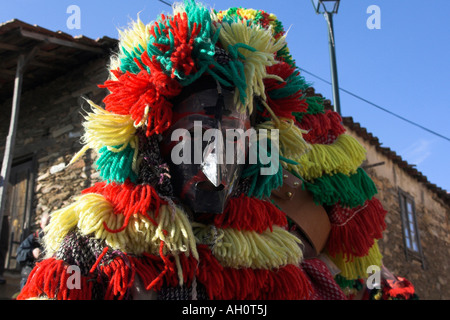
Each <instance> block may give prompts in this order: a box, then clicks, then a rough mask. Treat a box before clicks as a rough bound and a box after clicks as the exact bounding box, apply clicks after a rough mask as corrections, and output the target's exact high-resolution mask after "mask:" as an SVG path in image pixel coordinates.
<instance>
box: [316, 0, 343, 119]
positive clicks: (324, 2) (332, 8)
mask: <svg viewBox="0 0 450 320" xmlns="http://www.w3.org/2000/svg"><path fill="white" fill-rule="evenodd" d="M311 2H312V4H313V6H314V9H315V10H316V13H317V14H323V15H324V17H325V20H326V21H327V24H328V43H329V47H330V64H331V84H332V87H333V100H334V111H336V112H337V113H339V114H341V103H340V99H339V84H338V76H337V68H336V50H335V41H334V30H333V14H335V13H337V12H338V9H339V2H340V0H311Z"/></svg>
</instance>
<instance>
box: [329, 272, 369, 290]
mask: <svg viewBox="0 0 450 320" xmlns="http://www.w3.org/2000/svg"><path fill="white" fill-rule="evenodd" d="M334 281H336V283H337V284H338V286H339V287H340V288H341V289H343V290H345V289H356V290H358V291H359V290H361V289H362V288H363V284H362V283H361V281H359V280H348V279H346V278H344V277H343V276H341V275H339V274H338V275H336V276H335V277H334Z"/></svg>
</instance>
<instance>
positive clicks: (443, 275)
mask: <svg viewBox="0 0 450 320" xmlns="http://www.w3.org/2000/svg"><path fill="white" fill-rule="evenodd" d="M116 45H117V41H116V40H114V39H109V38H102V39H99V40H92V39H88V38H85V37H78V38H74V37H72V36H70V35H67V34H64V33H61V32H52V31H49V30H46V29H43V28H40V27H36V26H31V25H29V24H26V23H24V22H21V21H18V20H13V21H10V22H7V23H4V24H1V25H0V107H1V110H3V112H2V113H0V157H1V158H0V159H4V158H3V156H4V153H5V142H6V139H7V136H8V130H9V127H10V125H9V124H10V118H11V106H12V105H13V101H12V99H13V98H12V96H13V94H12V93H13V88H14V78H15V76H16V65H17V60H18V57H19V56H20V54H24V53H25V57H30V59H29V61H28V64H27V66H26V67H27V68H26V69H25V72H24V74H23V84H22V91H21V95H20V112H19V118H18V123H17V134H16V137H15V141H14V150H13V161H12V166H11V170H10V172H11V174H10V178H9V184H8V186H9V187H8V194H7V202H6V207H5V208H6V210H5V212H4V216H5V221H7V222H8V223H7V227H8V228H7V229H8V230H6V229H5V228H3V229H2V235H3V236H4V235H5V234H7V236H8V238H9V240H10V241H9V247H8V255H7V259H6V262H5V264H6V266H7V268H8V269H15V268H16V267H17V266H16V263H15V259H14V257H15V250H16V249H17V246H18V244H19V243H20V241H21V240H22V239H24V237H26V235H28V234H29V233H30V232H32V231H34V230H35V229H36V227H37V226H38V221H39V217H40V216H41V215H42V214H43V213H51V212H52V211H54V210H56V209H59V208H62V207H64V206H66V205H68V204H70V203H72V202H73V197H75V196H77V195H79V194H80V192H81V191H82V190H83V189H85V188H86V187H89V186H90V185H92V184H93V183H95V182H96V181H98V180H99V176H98V174H97V173H96V172H95V170H94V168H93V165H94V163H95V156H96V155H95V154H94V153H90V152H89V151H88V152H87V153H86V154H85V155H84V156H83V158H82V159H80V160H79V161H77V162H76V163H74V164H73V165H71V166H70V167H68V168H66V169H65V167H66V165H67V164H68V163H69V161H70V160H71V158H72V157H73V155H74V154H75V153H76V152H78V151H79V150H80V148H81V144H80V137H81V134H82V130H83V128H82V120H83V110H82V108H83V105H84V106H86V109H87V104H86V102H85V101H84V100H83V99H82V98H81V97H87V98H89V99H91V100H93V101H94V102H95V103H98V104H100V103H101V101H102V99H103V97H104V96H105V94H106V92H105V90H104V89H101V88H99V87H98V86H97V85H98V84H100V83H103V82H104V81H105V80H106V78H107V75H108V72H107V64H108V61H109V55H110V53H111V51H112V50H113V49H115V46H116ZM30 52H31V54H32V55H30V56H27V53H30ZM343 120H344V125H345V126H346V128H347V129H348V133H349V134H351V135H353V136H354V137H356V138H357V139H358V140H359V141H360V142H361V143H362V144H363V145H364V146H365V148H366V149H367V151H368V152H367V161H366V163H364V168H365V169H366V171H367V172H368V173H369V174H370V175H371V177H372V178H373V179H374V181H375V183H376V185H377V187H378V189H379V194H378V195H377V197H378V198H379V199H380V200H381V201H382V203H383V205H384V206H385V208H386V209H387V211H388V215H387V217H386V221H387V225H388V227H387V230H386V231H385V234H384V238H383V240H381V241H380V243H379V245H380V248H381V250H382V253H383V255H384V260H383V261H384V264H385V265H386V266H387V267H388V268H389V269H390V270H391V271H392V272H394V273H395V274H398V275H400V276H404V277H406V278H408V279H410V280H411V281H412V282H413V283H414V285H415V287H416V290H417V293H418V295H419V297H420V298H421V299H450V291H449V289H448V284H449V283H450V277H449V276H448V275H447V268H448V265H449V262H450V261H449V259H450V258H449V254H448V253H449V248H450V246H449V242H450V236H449V232H448V231H449V225H448V217H449V214H450V197H449V195H448V194H447V192H446V191H444V190H441V189H440V188H438V187H437V186H435V185H433V184H431V183H430V182H428V180H427V179H426V177H424V176H423V175H422V174H421V173H420V172H418V171H417V170H416V169H414V168H413V167H412V166H411V165H409V164H407V163H406V162H405V161H403V160H402V159H401V157H400V156H398V155H396V154H395V152H393V151H391V150H389V149H387V148H384V147H381V145H380V143H379V141H378V139H377V138H376V137H374V136H372V135H371V134H370V133H368V132H367V130H365V129H364V128H362V127H361V126H360V125H359V124H358V123H355V122H354V121H353V119H352V118H344V119H343ZM5 230H6V231H7V232H5ZM3 236H2V237H3Z"/></svg>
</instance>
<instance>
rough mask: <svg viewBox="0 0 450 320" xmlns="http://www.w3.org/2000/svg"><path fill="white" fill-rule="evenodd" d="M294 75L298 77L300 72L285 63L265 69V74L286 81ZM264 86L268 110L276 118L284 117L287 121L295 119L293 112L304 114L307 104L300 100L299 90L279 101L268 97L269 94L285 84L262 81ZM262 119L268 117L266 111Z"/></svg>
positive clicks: (275, 81) (267, 79)
mask: <svg viewBox="0 0 450 320" xmlns="http://www.w3.org/2000/svg"><path fill="white" fill-rule="evenodd" d="M294 73H295V76H298V75H299V74H300V72H299V71H298V70H296V68H295V67H292V66H290V65H289V64H287V63H286V62H280V63H277V64H275V65H272V66H269V67H267V74H270V75H277V76H280V77H281V78H283V79H287V78H288V77H290V76H292V75H293V74H294ZM263 82H264V86H265V90H266V96H267V102H268V104H269V105H270V108H271V109H272V110H273V112H275V114H276V115H277V116H278V117H284V118H289V119H295V117H294V115H292V113H293V112H306V110H307V108H308V104H307V103H306V100H305V99H302V96H303V92H302V91H301V90H299V91H297V92H294V93H292V94H290V95H288V96H286V97H283V98H281V99H275V98H271V97H270V92H271V91H273V90H277V89H282V88H284V87H286V85H287V82H285V81H284V82H280V81H278V80H275V79H270V78H266V79H264V81H263ZM263 116H264V117H270V115H269V114H268V113H267V111H264V112H263Z"/></svg>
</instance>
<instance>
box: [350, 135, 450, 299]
mask: <svg viewBox="0 0 450 320" xmlns="http://www.w3.org/2000/svg"><path fill="white" fill-rule="evenodd" d="M347 130H348V132H347V133H349V134H351V135H353V136H354V137H355V138H356V139H358V140H359V141H360V142H361V143H362V144H363V145H364V147H365V148H366V150H367V164H368V165H370V164H376V163H380V162H384V164H383V165H379V166H376V167H372V168H368V169H367V170H366V171H367V173H368V174H369V175H370V176H371V178H372V179H373V180H374V182H375V184H376V186H377V188H378V194H377V195H376V197H377V198H378V199H379V200H380V201H381V202H382V204H383V206H384V207H385V209H386V210H387V211H388V214H387V216H386V224H387V229H386V231H385V232H384V237H383V239H382V240H380V241H379V246H380V250H381V252H382V254H383V263H384V265H385V266H386V267H387V268H388V269H389V270H391V271H392V272H393V273H394V274H397V275H398V276H401V277H405V278H407V279H408V280H410V281H411V282H412V283H413V284H414V286H415V288H416V292H417V294H418V295H419V298H420V299H423V300H428V299H433V300H443V299H445V300H447V299H450V289H449V285H450V275H449V273H448V272H449V271H450V270H449V265H450V254H449V253H450V233H449V230H450V228H449V216H450V208H449V206H448V205H446V204H445V203H444V202H443V201H442V200H441V199H440V198H439V197H437V196H436V194H435V193H434V192H432V191H431V190H429V189H427V188H426V186H425V185H424V184H423V183H420V182H418V181H417V180H415V179H414V178H413V177H411V176H410V175H409V174H407V173H406V172H405V171H404V170H403V169H401V168H400V167H398V166H397V165H396V164H395V163H394V162H393V161H392V160H391V159H389V158H387V157H386V156H384V155H383V154H381V153H380V152H378V151H377V150H376V148H375V146H373V145H371V144H369V143H368V141H365V140H363V139H362V138H361V137H359V136H358V135H357V134H355V133H354V132H352V131H351V130H350V129H348V128H347ZM399 188H401V189H402V190H403V191H405V192H407V193H408V194H410V195H411V196H412V197H414V202H415V208H416V220H417V225H418V231H419V236H420V244H421V246H422V251H423V261H421V260H420V259H418V258H413V257H411V256H410V255H408V259H407V256H406V253H405V245H404V239H403V231H402V221H401V210H400V204H399V195H398V190H399Z"/></svg>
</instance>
